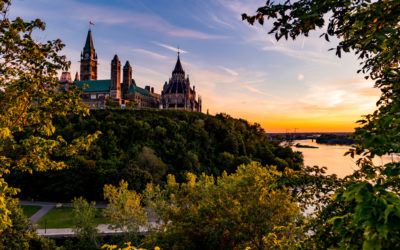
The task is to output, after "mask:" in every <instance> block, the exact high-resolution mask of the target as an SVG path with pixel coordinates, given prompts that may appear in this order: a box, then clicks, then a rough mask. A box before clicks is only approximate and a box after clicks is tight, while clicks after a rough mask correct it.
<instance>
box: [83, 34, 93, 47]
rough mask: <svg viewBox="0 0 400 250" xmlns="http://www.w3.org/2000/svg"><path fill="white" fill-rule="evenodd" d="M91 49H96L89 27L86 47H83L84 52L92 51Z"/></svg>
mask: <svg viewBox="0 0 400 250" xmlns="http://www.w3.org/2000/svg"><path fill="white" fill-rule="evenodd" d="M91 51H94V46H93V39H92V31H91V30H90V29H89V31H88V34H87V37H86V43H85V47H84V48H83V52H91Z"/></svg>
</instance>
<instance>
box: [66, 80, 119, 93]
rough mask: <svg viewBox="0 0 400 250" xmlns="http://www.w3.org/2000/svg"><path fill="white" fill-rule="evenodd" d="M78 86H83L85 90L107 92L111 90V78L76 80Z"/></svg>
mask: <svg viewBox="0 0 400 250" xmlns="http://www.w3.org/2000/svg"><path fill="white" fill-rule="evenodd" d="M74 83H75V85H76V86H78V87H79V88H83V87H84V85H85V84H86V85H87V86H86V87H85V88H84V89H83V92H103V91H104V92H106V91H109V90H110V85H111V80H91V81H75V82H74Z"/></svg>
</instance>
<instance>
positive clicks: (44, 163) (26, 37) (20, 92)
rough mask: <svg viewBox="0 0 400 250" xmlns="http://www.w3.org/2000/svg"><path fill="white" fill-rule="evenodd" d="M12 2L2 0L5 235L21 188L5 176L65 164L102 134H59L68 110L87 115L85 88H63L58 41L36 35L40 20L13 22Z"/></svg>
mask: <svg viewBox="0 0 400 250" xmlns="http://www.w3.org/2000/svg"><path fill="white" fill-rule="evenodd" d="M10 5H11V0H0V14H1V16H2V18H1V20H0V57H1V60H0V61H1V62H0V187H1V188H0V233H1V231H2V230H4V229H5V228H7V227H9V226H11V225H12V221H11V220H10V218H9V214H10V210H9V209H8V208H7V207H6V204H7V202H6V200H7V199H10V195H12V194H15V193H16V190H13V189H11V188H9V187H8V185H7V183H6V182H5V181H4V179H3V178H2V177H3V176H4V175H5V174H8V173H10V171H28V172H33V171H47V170H52V169H53V170H56V169H61V168H64V167H66V164H65V163H64V162H63V161H60V159H62V158H63V157H68V156H71V155H73V154H75V153H76V152H78V151H81V150H85V149H87V148H88V145H89V144H90V142H91V141H93V140H94V139H95V138H96V137H97V133H96V134H93V135H91V136H86V137H83V136H82V137H79V138H76V139H74V140H72V141H67V140H65V139H64V138H63V137H61V136H57V137H54V136H53V135H54V132H55V127H54V125H53V118H54V117H56V116H66V115H69V114H80V115H87V114H88V112H89V111H88V109H87V107H86V106H85V105H84V104H83V103H82V101H81V99H80V98H79V96H80V90H79V89H77V88H71V89H70V90H69V91H63V92H62V91H58V78H57V72H58V71H59V70H67V69H68V67H69V65H70V63H69V62H67V61H66V60H65V56H60V55H58V53H59V52H60V51H61V49H62V48H63V47H64V45H63V44H62V43H61V41H60V40H59V39H57V40H54V41H48V42H46V43H42V42H36V41H35V40H34V39H33V38H32V36H31V35H32V33H33V32H34V31H35V30H38V29H39V30H44V29H45V24H44V23H43V22H42V21H41V20H39V19H36V20H34V21H31V22H25V21H23V20H22V19H21V18H16V19H15V20H12V21H10V20H9V19H8V16H7V14H8V9H9V7H10Z"/></svg>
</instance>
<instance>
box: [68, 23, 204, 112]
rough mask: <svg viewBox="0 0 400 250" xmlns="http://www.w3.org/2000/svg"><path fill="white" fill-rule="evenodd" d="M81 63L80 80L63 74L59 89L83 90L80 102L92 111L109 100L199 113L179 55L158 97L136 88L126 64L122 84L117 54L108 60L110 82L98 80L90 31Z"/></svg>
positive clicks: (101, 106) (152, 92) (199, 109)
mask: <svg viewBox="0 0 400 250" xmlns="http://www.w3.org/2000/svg"><path fill="white" fill-rule="evenodd" d="M80 63H81V65H80V79H79V74H78V72H77V73H76V75H75V80H74V81H73V82H72V79H71V74H70V73H69V72H63V73H62V75H61V78H60V83H61V87H60V89H61V90H62V89H64V90H66V89H68V88H69V86H71V85H73V84H74V85H76V86H78V87H81V88H84V90H83V95H82V97H83V101H84V102H85V103H86V104H88V105H89V106H90V107H91V108H95V109H102V108H105V107H106V103H107V100H112V101H113V102H116V103H118V104H119V105H120V106H122V107H124V106H126V105H128V104H129V102H135V103H136V104H137V107H138V108H162V109H183V110H188V111H197V112H201V98H200V97H199V98H198V99H197V100H196V91H195V87H194V86H193V88H191V87H190V81H189V76H187V77H186V76H185V71H184V70H183V68H182V64H181V61H180V56H179V53H178V60H177V62H176V65H175V69H174V71H173V72H172V77H171V78H170V79H169V83H167V82H165V85H164V88H163V91H162V93H161V95H160V94H157V93H155V92H154V88H153V87H151V86H146V87H145V88H144V89H143V88H141V87H139V86H137V85H136V82H135V80H134V79H133V74H132V66H131V64H130V63H129V61H127V62H126V63H125V65H124V67H123V69H122V73H123V75H122V82H121V62H120V61H119V58H118V56H117V55H115V56H114V58H113V59H112V61H111V74H110V76H111V77H110V79H106V80H97V53H96V51H95V49H94V45H93V39H92V32H91V30H89V32H88V34H87V37H86V43H85V46H84V48H83V51H82V53H81V61H80ZM185 77H186V78H185Z"/></svg>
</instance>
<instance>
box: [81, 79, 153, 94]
mask: <svg viewBox="0 0 400 250" xmlns="http://www.w3.org/2000/svg"><path fill="white" fill-rule="evenodd" d="M74 83H75V85H76V86H78V87H79V88H83V87H84V85H85V84H86V85H87V86H86V87H85V88H84V89H83V92H108V91H110V85H111V80H92V81H75V82H74ZM121 85H122V83H121ZM121 90H122V89H121ZM128 93H131V94H134V93H138V94H140V95H142V96H147V97H152V95H150V93H149V92H148V91H147V90H145V89H142V88H141V87H138V86H136V84H135V82H134V81H132V84H131V86H130V88H129V90H128Z"/></svg>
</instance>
